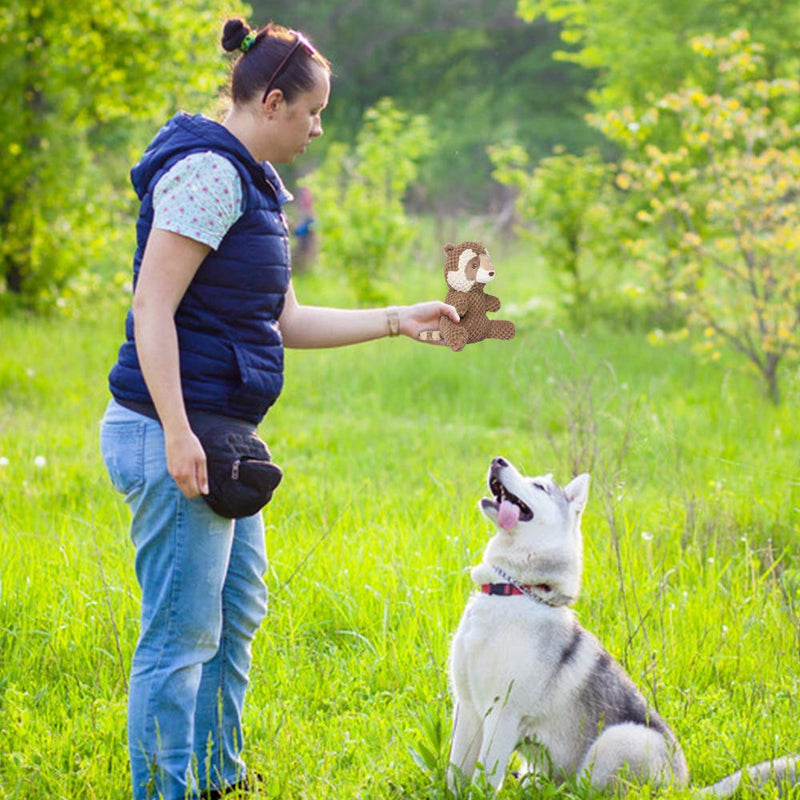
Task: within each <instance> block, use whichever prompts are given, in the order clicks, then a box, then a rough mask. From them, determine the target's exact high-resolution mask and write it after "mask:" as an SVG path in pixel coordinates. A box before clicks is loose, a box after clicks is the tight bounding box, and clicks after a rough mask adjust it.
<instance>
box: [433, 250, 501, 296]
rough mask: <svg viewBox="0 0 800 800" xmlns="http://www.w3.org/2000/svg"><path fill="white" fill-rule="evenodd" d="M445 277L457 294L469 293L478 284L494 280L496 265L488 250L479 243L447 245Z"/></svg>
mask: <svg viewBox="0 0 800 800" xmlns="http://www.w3.org/2000/svg"><path fill="white" fill-rule="evenodd" d="M444 252H445V253H446V254H447V257H446V259H445V265H444V277H445V280H446V281H447V285H448V286H450V288H451V289H455V290H456V291H457V292H468V291H470V290H471V289H472V288H473V287H474V286H475V285H477V284H487V283H489V282H490V281H493V280H494V264H492V260H491V258H490V257H489V253H488V251H487V250H486V248H485V247H484V246H483V245H482V244H480V243H479V242H462V243H461V244H457V245H454V244H447V245H445V247H444Z"/></svg>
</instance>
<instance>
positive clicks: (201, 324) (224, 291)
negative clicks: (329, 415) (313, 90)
mask: <svg viewBox="0 0 800 800" xmlns="http://www.w3.org/2000/svg"><path fill="white" fill-rule="evenodd" d="M209 150H211V151H213V152H215V153H218V154H220V155H222V156H224V157H225V158H227V159H228V160H229V161H230V162H231V163H232V164H233V166H235V167H236V169H237V170H238V172H239V175H240V176H241V178H242V186H243V198H244V203H243V214H242V216H241V217H240V218H239V219H238V220H237V222H236V223H235V224H234V225H233V227H231V229H230V230H229V231H228V232H227V234H226V235H225V237H224V238H223V240H222V242H221V243H220V246H219V248H218V249H217V250H216V251H214V250H212V251H211V252H210V253H209V254H208V256H206V258H205V260H204V261H203V263H202V264H201V265H200V268H199V269H198V271H197V273H196V275H195V277H194V279H193V280H192V282H191V284H190V285H189V288H188V289H187V291H186V294H185V295H184V297H183V299H182V300H181V303H180V305H179V306H178V309H177V311H176V313H175V324H176V327H177V331H178V348H179V354H180V370H181V384H182V387H183V398H184V402H185V404H186V407H187V409H196V410H202V411H211V412H215V413H218V414H226V415H228V416H232V417H238V418H240V419H246V420H249V421H251V422H254V423H256V424H258V422H260V421H261V419H262V418H263V417H264V414H266V412H267V409H268V408H269V407H270V406H271V405H272V404H273V403H274V402H275V400H276V399H277V398H278V395H279V394H280V392H281V388H282V386H283V341H282V339H281V332H280V329H279V327H278V322H277V320H278V317H279V316H280V314H281V311H282V310H283V304H284V297H285V294H286V290H287V288H288V286H289V278H290V256H289V234H288V230H287V226H286V220H285V217H284V215H283V211H282V207H283V204H284V203H285V202H286V201H287V200H289V199H291V195H289V194H288V193H287V192H286V190H285V189H284V188H283V184H282V183H281V181H280V178H279V177H278V175H277V173H276V172H275V171H274V169H273V168H272V167H271V165H269V164H267V163H266V162H264V163H258V162H257V161H255V160H254V159H253V157H252V156H251V155H250V154H249V152H248V151H247V149H246V148H245V147H244V145H243V144H242V143H241V142H240V141H239V140H238V139H237V138H236V137H235V136H233V134H231V133H229V132H228V131H227V130H226V129H225V128H224V127H222V125H220V124H218V123H216V122H214V121H213V120H211V119H208V118H206V117H203V116H200V115H198V116H190V115H188V114H178V115H176V116H175V117H173V118H172V119H171V120H169V122H167V124H166V125H165V126H164V127H163V128H162V129H161V130H160V131H159V133H158V134H157V135H156V137H155V139H153V141H152V142H151V144H150V145H149V147H148V148H147V150H146V151H145V153H144V155H143V157H142V160H141V161H140V162H139V163H138V164H137V165H136V166H135V167H134V168H133V170H131V181H132V183H133V186H134V188H135V189H136V193H137V195H138V196H139V199H140V200H141V208H140V212H139V220H138V222H137V225H136V238H137V249H136V255H135V257H134V262H133V275H134V277H133V280H134V287H135V286H136V281H137V280H138V276H139V267H140V265H141V261H142V255H143V253H144V247H145V244H146V243H147V237H148V235H149V233H150V227H151V225H152V222H153V190H154V189H155V186H156V184H157V183H158V180H159V178H161V176H162V175H163V174H164V173H165V172H166V171H167V170H168V169H169V168H170V167H171V166H172V165H173V164H175V163H176V162H177V161H179V160H180V159H181V158H183V157H184V156H186V155H188V154H189V153H193V152H205V151H209ZM125 333H126V341H125V342H124V343H123V345H122V347H121V348H120V351H119V357H118V360H117V363H116V364H115V366H114V367H113V369H112V370H111V373H110V375H109V386H110V388H111V393H112V394H113V396H114V397H115V398H116V399H117V400H118V401H120V402H123V403H125V402H126V401H127V402H129V403H135V404H145V405H148V404H149V405H152V400H151V398H150V393H149V392H148V391H147V387H146V386H145V382H144V378H143V376H142V371H141V369H140V367H139V359H138V358H137V355H136V344H135V340H134V330H133V312H132V311H129V312H128V316H127V319H126V322H125Z"/></svg>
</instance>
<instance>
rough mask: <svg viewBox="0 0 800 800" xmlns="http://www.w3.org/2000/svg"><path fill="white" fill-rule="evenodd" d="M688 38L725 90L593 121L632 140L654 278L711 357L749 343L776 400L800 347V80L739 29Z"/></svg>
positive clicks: (639, 245)
mask: <svg viewBox="0 0 800 800" xmlns="http://www.w3.org/2000/svg"><path fill="white" fill-rule="evenodd" d="M692 47H693V50H694V51H695V52H697V53H699V54H700V55H702V56H703V57H704V58H706V59H708V60H709V62H711V63H713V64H714V65H715V66H716V69H717V72H718V81H717V85H718V86H719V87H720V91H719V92H717V93H707V92H705V91H703V90H702V89H701V88H698V87H697V86H695V85H693V84H691V83H686V84H684V86H683V87H682V88H681V89H680V90H679V91H677V92H675V93H672V94H669V95H667V96H665V97H664V98H662V99H661V100H659V101H657V102H656V103H654V104H653V105H652V106H651V107H650V108H648V109H646V110H645V111H644V112H643V113H642V114H641V116H637V115H636V114H635V113H634V112H633V111H632V109H624V110H622V111H619V112H610V113H608V114H607V115H606V116H605V117H602V118H598V124H600V125H601V126H602V127H603V130H604V131H605V132H606V133H607V135H609V136H610V137H612V138H614V139H615V141H617V142H619V143H620V144H622V145H624V146H625V147H626V148H627V150H628V157H627V158H626V159H625V160H624V161H623V163H622V171H621V172H620V174H619V176H618V178H617V183H618V185H619V186H620V187H621V188H623V189H626V190H630V191H631V192H635V193H638V194H639V196H640V197H642V198H645V199H644V200H643V207H642V209H641V210H640V212H639V214H638V218H639V220H640V221H641V222H642V223H644V225H645V226H646V227H645V233H644V235H643V236H642V237H641V238H640V239H638V240H637V241H636V242H635V243H634V253H635V255H636V257H637V259H638V262H639V264H640V265H641V266H642V267H643V268H644V269H645V271H646V273H647V274H648V275H649V277H650V279H651V286H652V288H653V290H654V291H656V292H658V293H659V295H660V296H661V297H662V298H663V299H664V301H665V302H667V303H671V304H676V305H678V306H679V307H681V308H682V309H683V311H684V313H685V315H686V317H687V319H688V321H689V322H690V323H691V324H692V325H694V326H695V327H697V328H699V329H700V330H701V331H704V332H705V342H704V344H703V346H702V349H703V350H704V351H705V352H707V353H708V354H710V355H711V356H712V357H719V347H720V346H721V345H727V346H730V347H733V348H734V349H735V350H737V351H738V352H740V353H741V354H743V355H744V356H745V357H746V358H747V359H748V361H749V362H750V364H751V365H752V366H753V367H755V369H756V370H757V371H758V374H759V375H760V376H761V378H763V380H764V382H765V384H766V388H767V390H768V392H769V395H770V397H771V398H772V399H773V400H774V401H775V402H777V401H778V400H779V397H780V390H779V381H778V376H779V368H780V367H781V365H782V364H783V363H784V361H785V360H786V359H787V358H790V357H796V356H797V355H798V354H800V312H799V311H798V309H800V274H799V273H798V270H797V251H798V248H800V229H799V228H798V226H797V214H798V207H797V193H798V189H800V135H798V128H797V127H796V121H797V106H796V100H795V98H796V96H797V92H798V90H800V83H798V81H796V80H795V79H793V78H792V79H781V78H771V79H770V78H768V77H767V76H766V75H765V63H764V60H763V58H762V52H763V47H761V46H760V45H756V44H752V43H751V42H750V40H749V36H748V35H747V33H746V32H744V31H740V32H737V33H735V34H734V35H732V36H731V37H727V38H722V39H715V38H714V37H712V36H705V37H701V38H698V39H695V40H693V43H692ZM665 129H666V130H667V131H668V133H667V134H665V132H664V131H665ZM676 132H677V133H676ZM676 138H677V141H675V139H676ZM664 142H667V143H668V144H664Z"/></svg>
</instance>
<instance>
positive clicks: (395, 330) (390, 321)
mask: <svg viewBox="0 0 800 800" xmlns="http://www.w3.org/2000/svg"><path fill="white" fill-rule="evenodd" d="M386 324H387V325H388V327H389V336H398V335H399V334H400V314H399V313H398V311H397V306H390V307H389V308H387V309H386Z"/></svg>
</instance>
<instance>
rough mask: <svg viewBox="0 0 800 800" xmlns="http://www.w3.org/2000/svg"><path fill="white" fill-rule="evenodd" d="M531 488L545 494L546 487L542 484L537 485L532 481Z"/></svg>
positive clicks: (536, 482) (537, 482)
mask: <svg viewBox="0 0 800 800" xmlns="http://www.w3.org/2000/svg"><path fill="white" fill-rule="evenodd" d="M533 488H534V489H539V490H540V491H542V492H545V493H546V492H547V487H546V486H545V485H544V484H543V483H539V481H534V482H533Z"/></svg>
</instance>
